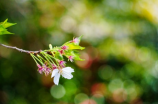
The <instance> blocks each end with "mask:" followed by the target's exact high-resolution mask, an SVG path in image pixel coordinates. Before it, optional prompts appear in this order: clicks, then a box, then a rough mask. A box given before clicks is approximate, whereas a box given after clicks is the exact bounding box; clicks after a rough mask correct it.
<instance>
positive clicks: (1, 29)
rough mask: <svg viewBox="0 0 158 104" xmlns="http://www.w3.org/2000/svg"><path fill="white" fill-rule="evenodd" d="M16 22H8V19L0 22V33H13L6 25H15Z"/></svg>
mask: <svg viewBox="0 0 158 104" xmlns="http://www.w3.org/2000/svg"><path fill="white" fill-rule="evenodd" d="M15 24H16V23H9V22H8V19H6V20H5V21H4V22H2V23H0V35H4V34H13V33H11V32H9V31H8V30H7V28H8V27H10V26H13V25H15Z"/></svg>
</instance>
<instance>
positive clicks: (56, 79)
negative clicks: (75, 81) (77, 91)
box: [51, 67, 74, 85]
mask: <svg viewBox="0 0 158 104" xmlns="http://www.w3.org/2000/svg"><path fill="white" fill-rule="evenodd" d="M72 72H74V69H72V68H71V67H65V68H63V69H54V70H53V72H52V76H51V78H52V77H54V83H55V84H56V85H58V83H59V78H60V75H62V76H63V77H64V78H66V79H71V78H73V75H72V74H71V73H72Z"/></svg>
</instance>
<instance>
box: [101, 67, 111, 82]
mask: <svg viewBox="0 0 158 104" xmlns="http://www.w3.org/2000/svg"><path fill="white" fill-rule="evenodd" d="M98 74H99V76H100V78H102V79H104V80H107V79H109V78H111V77H112V75H113V69H112V68H111V67H110V66H101V67H100V68H99V71H98Z"/></svg>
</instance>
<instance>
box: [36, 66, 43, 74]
mask: <svg viewBox="0 0 158 104" xmlns="http://www.w3.org/2000/svg"><path fill="white" fill-rule="evenodd" d="M37 67H38V72H39V73H40V74H42V72H43V67H42V66H41V65H39V64H37Z"/></svg>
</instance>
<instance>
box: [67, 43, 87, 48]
mask: <svg viewBox="0 0 158 104" xmlns="http://www.w3.org/2000/svg"><path fill="white" fill-rule="evenodd" d="M65 45H66V46H68V49H80V50H83V49H85V48H84V47H81V46H79V45H76V44H74V43H67V44H65Z"/></svg>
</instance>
